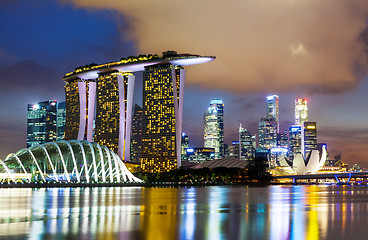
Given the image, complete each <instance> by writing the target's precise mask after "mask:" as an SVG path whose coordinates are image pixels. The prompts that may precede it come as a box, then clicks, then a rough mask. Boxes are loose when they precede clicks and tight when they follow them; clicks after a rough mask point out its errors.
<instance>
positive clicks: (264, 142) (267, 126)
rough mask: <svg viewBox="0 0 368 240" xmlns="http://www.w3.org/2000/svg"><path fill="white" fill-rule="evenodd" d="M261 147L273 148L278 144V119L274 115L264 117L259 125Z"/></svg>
mask: <svg viewBox="0 0 368 240" xmlns="http://www.w3.org/2000/svg"><path fill="white" fill-rule="evenodd" d="M258 130H259V139H258V146H259V148H260V149H271V148H274V147H276V145H277V121H276V119H275V118H274V117H272V116H271V117H264V118H262V119H261V121H260V122H259V125H258Z"/></svg>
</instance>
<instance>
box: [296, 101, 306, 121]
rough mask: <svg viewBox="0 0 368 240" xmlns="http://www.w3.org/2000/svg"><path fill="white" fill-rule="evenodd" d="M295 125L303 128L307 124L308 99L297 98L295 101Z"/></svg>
mask: <svg viewBox="0 0 368 240" xmlns="http://www.w3.org/2000/svg"><path fill="white" fill-rule="evenodd" d="M294 119H295V125H298V126H303V124H304V122H308V99H301V98H298V99H296V100H295V117H294Z"/></svg>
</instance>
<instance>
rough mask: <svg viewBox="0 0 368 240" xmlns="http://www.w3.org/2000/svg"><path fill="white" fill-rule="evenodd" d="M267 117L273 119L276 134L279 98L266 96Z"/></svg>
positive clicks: (278, 119) (278, 127)
mask: <svg viewBox="0 0 368 240" xmlns="http://www.w3.org/2000/svg"><path fill="white" fill-rule="evenodd" d="M267 117H273V118H274V119H275V120H276V123H277V132H279V131H280V116H279V96H277V95H272V96H267Z"/></svg>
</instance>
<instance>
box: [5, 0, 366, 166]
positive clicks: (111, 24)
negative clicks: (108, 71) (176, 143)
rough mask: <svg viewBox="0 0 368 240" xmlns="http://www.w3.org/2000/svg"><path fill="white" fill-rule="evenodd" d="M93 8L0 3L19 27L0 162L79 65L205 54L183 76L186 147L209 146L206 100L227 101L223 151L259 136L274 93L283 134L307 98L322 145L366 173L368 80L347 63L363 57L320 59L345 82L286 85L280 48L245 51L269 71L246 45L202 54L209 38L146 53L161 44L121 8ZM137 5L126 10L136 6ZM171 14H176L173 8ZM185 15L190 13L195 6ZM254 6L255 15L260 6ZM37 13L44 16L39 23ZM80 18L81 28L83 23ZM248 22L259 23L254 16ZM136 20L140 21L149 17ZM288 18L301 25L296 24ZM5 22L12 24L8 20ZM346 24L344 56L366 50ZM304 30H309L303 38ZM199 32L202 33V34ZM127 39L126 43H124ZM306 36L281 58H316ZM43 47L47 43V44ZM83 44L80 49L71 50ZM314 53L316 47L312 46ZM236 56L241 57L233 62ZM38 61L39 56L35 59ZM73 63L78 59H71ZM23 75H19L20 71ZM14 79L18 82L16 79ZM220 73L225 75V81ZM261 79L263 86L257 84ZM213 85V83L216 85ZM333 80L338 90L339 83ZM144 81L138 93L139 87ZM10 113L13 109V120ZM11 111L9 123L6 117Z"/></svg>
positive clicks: (10, 47) (362, 30) (360, 29)
mask: <svg viewBox="0 0 368 240" xmlns="http://www.w3.org/2000/svg"><path fill="white" fill-rule="evenodd" d="M19 4H20V5H19ZM89 4H91V5H89ZM89 4H87V3H85V2H83V1H80V2H78V1H75V2H70V1H55V2H46V1H44V2H42V1H41V2H38V3H37V4H32V6H29V5H28V3H26V2H23V1H15V2H13V1H7V2H3V3H1V9H0V10H1V11H2V13H3V14H2V15H1V16H2V17H4V18H6V19H7V21H11V22H12V23H13V24H15V25H13V26H15V27H12V28H10V26H7V25H6V24H2V25H1V30H2V32H7V33H8V34H6V35H5V36H4V37H3V38H2V39H1V40H0V49H1V54H0V72H1V73H2V74H1V75H2V79H1V84H2V86H1V87H2V89H3V92H2V95H1V98H2V99H3V100H2V101H1V121H2V124H1V128H2V129H1V138H0V141H1V143H2V144H1V149H0V154H1V156H0V158H1V159H4V158H5V157H6V155H7V154H9V153H11V152H15V151H17V150H18V149H21V148H24V147H25V127H26V120H25V119H26V118H25V114H26V105H27V104H29V103H33V102H39V101H44V100H49V99H55V100H58V101H63V100H64V99H65V97H64V92H63V83H62V81H61V80H60V79H61V77H62V76H63V74H64V73H66V72H69V71H71V70H72V69H74V67H75V66H79V65H85V64H89V63H92V62H96V63H101V62H109V61H111V60H113V59H120V58H121V57H127V56H131V55H138V54H149V53H160V52H162V51H165V50H169V49H172V50H176V51H178V52H193V53H198V54H202V53H203V54H205V53H209V54H211V55H215V56H217V60H216V61H215V62H214V66H213V67H211V65H208V66H203V67H202V68H200V69H195V68H190V72H189V75H188V76H187V79H188V80H187V82H186V90H185V96H184V116H183V131H184V132H186V133H187V134H188V135H189V136H190V144H191V145H192V146H203V136H202V134H203V113H204V110H205V109H206V107H207V104H208V102H209V101H210V99H213V98H221V99H223V101H224V104H225V108H224V125H225V126H224V128H225V131H224V133H225V143H228V144H229V143H231V141H233V140H234V138H235V136H236V135H237V134H236V132H237V128H238V126H239V124H242V126H243V127H245V128H247V129H248V130H250V131H251V132H252V133H257V124H258V122H259V119H261V118H262V117H264V115H265V114H266V112H265V110H264V109H265V104H266V103H265V100H264V99H265V97H266V96H267V95H271V94H277V95H279V97H280V130H281V131H282V130H285V129H287V128H288V125H290V123H292V122H293V104H294V100H295V99H296V98H308V99H309V109H310V119H312V120H313V121H316V122H317V123H318V129H319V134H318V135H319V141H320V142H326V143H328V150H329V153H330V157H333V156H335V155H338V154H341V155H342V160H343V161H344V162H347V163H349V164H354V163H358V164H360V165H362V167H366V164H365V161H366V160H367V158H366V156H367V154H368V153H367V147H366V146H367V142H368V141H366V140H367V131H368V130H367V126H366V123H365V122H364V120H362V119H367V111H364V110H363V109H364V108H365V106H366V103H367V96H366V94H365V93H366V92H367V89H368V83H367V78H366V77H365V75H364V74H363V73H364V68H361V69H360V70H359V71H352V70H351V68H350V67H349V66H350V65H349V64H348V62H349V61H355V62H360V63H364V61H363V60H364V59H363V60H362V58H361V56H360V55H359V54H358V55H357V56H355V55H354V56H353V57H351V58H350V59H348V58H346V62H347V64H343V63H341V62H339V63H338V65H333V64H334V63H333V62H334V58H333V57H332V56H331V55H328V53H324V54H325V55H324V56H325V57H326V59H327V60H329V61H327V62H329V64H331V66H326V69H328V67H330V68H333V69H336V67H338V68H341V69H342V70H344V71H345V72H344V73H341V76H346V78H345V79H342V80H341V81H340V80H338V79H340V77H333V76H335V73H333V74H332V73H331V75H329V74H327V73H326V74H325V75H321V76H320V75H318V74H316V77H315V78H316V80H315V81H312V80H311V78H310V79H307V77H308V76H307V75H308V74H302V73H303V72H300V73H301V74H300V76H299V77H297V76H293V73H292V72H290V76H288V77H286V75H283V74H281V73H280V74H278V73H277V71H276V69H278V67H277V66H275V64H276V62H277V58H275V56H274V55H272V56H273V57H272V59H268V58H267V57H266V56H267V54H270V53H272V54H274V52H273V51H270V49H269V48H268V47H275V48H280V47H281V46H279V45H277V44H276V43H272V42H266V43H264V44H267V46H268V47H267V49H264V47H266V45H261V46H258V45H257V44H256V45H252V43H253V42H250V43H249V46H254V47H258V48H257V49H259V54H257V55H256V56H258V57H262V56H264V57H263V59H268V61H265V62H269V61H271V60H274V61H271V62H269V63H268V64H267V65H265V64H262V66H258V65H257V64H258V63H259V62H258V63H257V62H256V61H255V59H252V58H250V56H253V55H254V54H249V53H248V54H247V53H246V52H244V53H243V51H244V49H242V48H241V47H244V48H248V45H243V44H241V45H239V44H234V46H230V45H229V44H228V45H224V46H223V48H222V49H213V48H212V47H211V45H209V46H203V44H202V42H203V41H206V39H207V37H206V36H202V37H199V35H198V37H199V38H198V47H194V48H192V46H191V45H190V44H189V43H188V44H186V43H185V42H184V43H182V42H181V41H173V42H172V43H170V44H169V43H168V44H165V45H164V44H163V43H161V42H159V41H158V42H157V44H156V45H154V46H152V47H150V46H149V44H148V46H146V45H147V43H146V39H148V38H151V39H152V40H154V39H155V36H154V35H149V37H148V38H147V37H145V38H139V36H140V35H139V31H138V32H137V31H136V26H133V25H132V24H131V22H130V20H129V18H128V19H124V18H121V17H120V16H121V15H120V14H122V15H123V16H124V14H126V13H125V12H124V11H125V10H122V8H121V7H122V6H120V5H119V4H115V5H114V4H112V5H111V8H112V9H115V10H111V12H109V11H110V10H106V9H103V8H102V7H101V6H98V5H95V3H89ZM313 4H316V5H317V4H321V7H323V4H322V3H310V6H309V7H313ZM346 4H347V3H346ZM359 4H360V1H356V2H355V1H354V2H352V3H351V5H352V6H353V7H354V6H359ZM133 5H134V4H133ZM133 5H132V6H125V7H134V6H133ZM342 6H343V4H337V5H336V6H335V8H336V9H337V10H338V11H337V13H336V14H340V13H342V12H343V13H344V15H342V16H343V17H344V18H346V19H349V16H351V12H350V11H349V10H342ZM362 6H363V7H362V8H361V9H360V11H361V12H362V13H363V12H364V10H365V8H364V6H365V5H364V4H363V5H362ZM168 7H171V6H170V5H168ZM186 7H190V6H189V4H188V6H186ZM254 7H255V8H257V7H259V6H254ZM306 7H307V6H306ZM30 8H31V9H32V8H34V9H35V11H28V9H30ZM46 8H47V9H48V11H47V15H44V14H45V12H46V11H45V9H46ZM279 8H280V9H279V10H280V12H282V11H286V9H288V10H290V9H289V8H291V7H290V6H283V5H282V6H280V7H279ZM307 9H308V8H307ZM266 10H267V9H266ZM266 10H265V11H266ZM14 11H17V12H18V13H22V14H21V15H22V16H24V17H25V18H28V19H32V21H28V22H27V21H26V22H24V21H22V19H18V18H15V16H16V15H15V14H14V13H15V12H14ZM37 11H38V12H42V13H43V14H36V13H37ZM121 11H122V12H121ZM341 11H342V12H341ZM109 13H112V14H109ZM129 14H130V13H128V15H129ZM275 14H276V13H275ZM331 14H334V13H331ZM63 15H68V20H66V21H65V22H64V20H63V21H62V20H61V19H62V18H61V17H62V16H63ZM81 16H83V17H84V19H85V20H83V21H82V20H81ZM250 16H252V17H255V16H254V15H251V14H250ZM337 16H340V15H333V16H332V17H335V18H336V17H337ZM45 17H47V18H48V19H49V20H48V22H49V24H48V25H47V24H46V25H45V24H42V23H44V21H45ZM133 17H135V18H137V19H140V18H143V17H144V16H133ZM194 17H196V16H194ZM291 17H295V16H294V15H291ZM303 17H305V18H307V16H304V15H303V16H301V17H300V19H299V18H297V19H298V20H300V21H302V20H305V19H304V18H303ZM87 20H88V21H87ZM72 21H74V22H78V24H79V25H80V26H82V27H80V26H75V25H74V24H72ZM3 22H6V21H5V20H4V21H3ZM21 23H22V24H21ZM81 24H82V25H81ZM83 24H84V25H83ZM188 24H189V23H188ZM208 24H209V23H208V22H207V21H204V23H203V24H201V25H200V26H198V28H203V29H202V31H203V33H207V34H211V33H212V32H213V31H212V30H211V29H210V28H208V29H207V28H205V27H208ZM327 24H328V23H325V25H324V26H321V29H323V27H327V26H326V25H327ZM348 24H351V26H353V27H354V28H352V29H353V30H354V31H351V32H349V34H350V35H349V37H350V38H349V39H342V40H341V41H343V42H341V44H342V46H344V47H346V48H348V47H354V46H355V47H360V48H362V47H363V48H364V46H366V38H367V37H366V36H367V34H366V24H365V20H364V18H362V19H354V20H349V21H346V24H344V26H346V25H348ZM92 25H93V26H94V28H96V27H97V28H100V29H101V31H100V32H102V33H104V34H97V33H96V32H99V31H95V29H94V30H93V29H92V27H91V26H92ZM186 26H187V25H185V26H184V30H186V31H187V32H188V31H190V29H187V28H185V27H186ZM188 26H190V25H188ZM287 26H288V27H289V29H288V30H290V29H291V30H292V29H294V30H296V29H298V28H297V27H296V26H293V25H287ZM349 26H350V25H349ZM147 27H149V26H147ZM306 27H307V26H306ZM347 27H348V26H347ZM61 29H65V30H66V29H69V30H68V31H71V33H72V32H73V31H75V32H76V31H78V32H79V34H78V35H79V36H82V35H83V34H82V32H84V34H87V35H90V36H92V35H91V34H95V35H93V36H94V40H93V41H92V40H88V39H82V38H68V37H66V36H65V34H62V35H61V34H60V30H61ZM303 29H304V28H302V29H299V31H302V32H303ZM308 29H309V28H306V29H305V30H304V31H307V30H308ZM125 30H126V31H125ZM193 30H197V28H194V29H193ZM30 31H32V32H30ZM65 32H67V31H65ZM245 32H247V33H248V34H251V33H252V34H253V36H254V37H257V36H259V34H261V33H262V32H260V31H259V30H258V29H257V28H254V29H253V30H252V29H248V28H245ZM128 33H129V34H130V37H124V36H126V34H128ZM129 34H128V35H129ZM257 34H258V35H257ZM354 34H355V35H354ZM132 35H133V36H136V38H137V39H138V41H133V40H131V37H132ZM16 36H23V37H16ZM25 36H30V37H29V38H27V39H28V41H24V39H25ZM42 36H43V37H42ZM47 36H48V37H49V38H47ZM303 36H304V35H303V34H301V39H299V40H298V41H294V39H295V38H294V37H293V38H291V39H293V41H292V40H291V39H283V40H285V41H283V43H284V44H285V45H284V46H283V47H285V48H286V50H289V52H288V51H286V52H285V54H291V55H292V56H293V57H300V55H303V54H307V53H308V51H309V52H310V54H312V53H313V51H317V50H318V49H319V48H317V47H316V49H313V48H310V47H308V45H307V42H308V41H309V40H310V39H308V38H305V39H303ZM341 36H342V33H341ZM341 36H340V35H339V33H334V34H333V35H332V36H331V38H326V39H325V40H326V41H322V40H319V42H317V43H318V44H320V45H319V47H322V46H327V45H328V43H329V41H332V37H334V38H337V39H340V38H341ZM107 37H108V38H109V40H108V41H105V40H106V39H104V38H107ZM238 37H241V36H238ZM304 37H305V36H304ZM22 39H23V40H22ZM183 39H185V38H183ZM240 39H242V38H240ZM286 40H287V41H286ZM46 41H47V42H49V43H48V44H46ZM65 41H72V42H74V43H75V44H72V45H70V44H66V42H65ZM303 41H305V42H303ZM51 42H52V44H51ZM174 42H175V43H176V42H177V43H179V42H180V43H181V44H173V43H174ZM287 43H288V44H287ZM317 43H316V44H317ZM160 44H162V46H160ZM78 45H80V46H83V47H82V48H75V47H72V46H78ZM15 46H17V47H15ZM310 46H314V45H313V44H312V45H310ZM61 47H63V48H62V49H63V50H62V51H61V52H60V50H59V49H61ZM234 47H236V48H237V49H239V50H241V51H240V52H239V53H234V51H233V50H234ZM37 49H39V50H37ZM92 49H95V50H94V51H92V52H93V53H94V54H90V53H91V50H92ZM45 50H46V51H45ZM117 50H119V51H117ZM40 52H42V54H39V53H40ZM87 52H89V53H87ZM249 52H251V51H249ZM321 54H322V53H321ZM336 54H340V55H341V56H340V55H339V57H341V58H344V57H345V56H344V55H343V53H342V50H341V51H336ZM70 56H76V57H73V58H70ZM269 56H271V55H269ZM281 57H282V55H280V59H281ZM309 57H311V56H309ZM229 58H231V61H228V60H229ZM242 59H243V61H244V63H248V65H247V64H246V65H247V66H253V68H249V69H257V71H259V73H260V74H258V76H259V77H255V76H257V74H256V75H253V76H252V77H250V76H249V75H248V72H247V71H245V69H244V68H242V67H240V66H238V64H241V63H242ZM280 59H278V60H280ZM252 60H254V61H252ZM275 60H276V61H275ZM294 60H295V59H294ZM217 62H218V63H217ZM226 62H228V63H227V64H230V65H228V66H231V68H232V69H234V71H235V72H234V73H233V74H231V73H229V72H224V71H222V72H221V71H220V70H221V69H222V70H223V68H222V67H219V65H223V64H224V63H226ZM215 64H217V65H215ZM252 64H253V65H252ZM254 64H256V65H254ZM288 64H289V66H290V68H291V69H292V68H293V67H294V68H295V67H297V66H295V65H294V64H296V62H295V61H294V62H293V61H292V62H289V63H288ZM306 66H309V68H307V69H306V71H311V72H313V71H317V70H318V69H315V66H310V65H308V64H307V65H306ZM363 66H364V64H363ZM321 67H322V66H321ZM18 69H22V71H19V70H18ZM219 69H220V70H219ZM308 69H309V70H308ZM349 69H350V73H356V74H355V77H354V78H353V77H352V76H350V77H348V75H349V74H346V73H347V71H348V70H349ZM228 70H229V69H228ZM240 70H241V71H240ZM201 71H203V72H201ZM239 71H240V72H239ZM280 71H281V69H280ZM15 72H17V74H14V73H15ZM262 72H263V73H264V74H262ZM224 73H225V75H221V74H224ZM239 73H240V75H239ZM242 73H244V76H243V77H242V76H241V74H242ZM266 73H267V74H266ZM236 74H238V75H236ZM261 75H263V76H264V77H261ZM350 75H352V74H350ZM216 76H220V77H216ZM208 78H212V80H211V79H208ZM219 78H220V79H219ZM281 78H285V79H281ZM290 78H292V79H290ZM298 78H301V79H298ZM5 79H6V80H5ZM138 79H139V76H138ZM221 79H227V80H221ZM323 79H325V80H326V81H324V80H323ZM334 79H335V81H336V82H334ZM255 80H257V82H258V83H262V82H263V84H261V85H259V84H258V83H257V84H255V83H254V81H255ZM208 81H210V82H208ZM344 81H345V83H344ZM138 82H139V81H137V84H139V83H138ZM230 83H231V84H230ZM258 85H259V86H258ZM14 93H16V94H14ZM136 96H137V98H136V102H139V101H141V100H140V97H139V93H138V94H136ZM9 108H10V109H11V110H9V111H8V109H9ZM4 109H6V110H4ZM362 110H363V111H362ZM9 112H11V113H12V114H9Z"/></svg>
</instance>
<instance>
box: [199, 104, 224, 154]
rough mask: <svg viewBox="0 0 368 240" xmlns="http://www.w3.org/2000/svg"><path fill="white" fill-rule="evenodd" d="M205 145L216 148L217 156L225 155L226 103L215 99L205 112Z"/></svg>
mask: <svg viewBox="0 0 368 240" xmlns="http://www.w3.org/2000/svg"><path fill="white" fill-rule="evenodd" d="M204 147H205V148H214V149H215V158H216V159H219V158H222V157H223V156H224V103H223V102H222V100H221V99H213V100H212V101H211V103H210V107H209V108H208V110H207V111H206V113H205V114H204Z"/></svg>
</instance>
